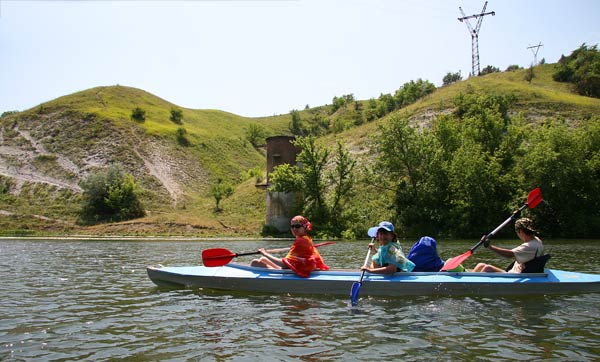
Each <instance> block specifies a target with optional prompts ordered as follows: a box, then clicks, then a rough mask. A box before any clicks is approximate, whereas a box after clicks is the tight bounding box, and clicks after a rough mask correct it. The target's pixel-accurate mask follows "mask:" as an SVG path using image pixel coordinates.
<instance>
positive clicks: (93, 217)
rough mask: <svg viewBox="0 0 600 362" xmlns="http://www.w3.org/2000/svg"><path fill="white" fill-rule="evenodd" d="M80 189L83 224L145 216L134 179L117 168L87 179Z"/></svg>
mask: <svg viewBox="0 0 600 362" xmlns="http://www.w3.org/2000/svg"><path fill="white" fill-rule="evenodd" d="M81 186H82V188H83V195H82V199H83V207H82V210H81V213H80V218H81V220H82V221H83V222H86V223H90V222H91V223H93V222H100V221H122V220H128V219H133V218H136V217H141V216H144V215H145V212H144V209H143V207H142V204H141V202H140V201H139V197H138V195H139V189H138V186H137V184H136V183H135V180H134V178H133V176H131V175H130V174H127V173H125V172H124V171H123V169H122V167H120V166H118V165H110V166H109V167H108V168H107V169H106V170H105V171H100V172H98V173H95V174H92V175H90V176H89V177H88V178H87V179H85V180H84V181H83V182H82V185H81Z"/></svg>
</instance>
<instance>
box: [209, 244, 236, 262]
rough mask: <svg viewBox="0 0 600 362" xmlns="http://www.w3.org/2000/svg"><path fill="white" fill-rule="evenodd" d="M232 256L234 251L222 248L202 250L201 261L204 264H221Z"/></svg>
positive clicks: (228, 260)
mask: <svg viewBox="0 0 600 362" xmlns="http://www.w3.org/2000/svg"><path fill="white" fill-rule="evenodd" d="M234 257H235V254H234V253H232V252H231V251H229V250H227V249H223V248H214V249H205V250H202V263H203V264H204V266H223V265H225V264H227V263H229V262H230V261H231V259H233V258H234Z"/></svg>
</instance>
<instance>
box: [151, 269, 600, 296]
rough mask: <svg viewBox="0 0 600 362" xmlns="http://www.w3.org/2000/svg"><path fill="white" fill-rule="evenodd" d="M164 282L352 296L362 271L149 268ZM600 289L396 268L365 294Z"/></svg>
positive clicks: (592, 283)
mask: <svg viewBox="0 0 600 362" xmlns="http://www.w3.org/2000/svg"><path fill="white" fill-rule="evenodd" d="M147 272H148V276H149V277H150V279H151V280H152V281H153V282H154V283H155V284H156V285H158V286H168V287H193V288H208V289H216V290H230V291H243V292H259V293H269V294H280V293H284V294H312V295H349V293H350V289H351V288H352V284H353V283H354V282H357V281H358V280H359V278H360V272H359V271H351V270H330V271H317V272H313V273H311V276H310V277H309V278H301V277H299V276H297V275H295V274H294V273H293V272H292V271H290V270H272V269H264V268H255V267H250V266H245V265H239V264H228V265H225V266H221V267H214V268H208V267H204V266H183V267H148V268H147ZM588 292H589V293H597V292H600V275H596V274H585V273H576V272H568V271H562V270H552V269H546V270H545V272H544V273H526V274H512V273H473V272H462V273H456V272H437V273H424V272H419V273H395V274H393V275H380V274H365V277H364V279H363V283H362V285H361V289H360V294H361V296H367V295H372V296H405V295H445V296H449V295H539V294H564V293H588Z"/></svg>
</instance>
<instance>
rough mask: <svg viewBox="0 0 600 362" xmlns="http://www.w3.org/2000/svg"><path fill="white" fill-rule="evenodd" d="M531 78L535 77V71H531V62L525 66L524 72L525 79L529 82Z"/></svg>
mask: <svg viewBox="0 0 600 362" xmlns="http://www.w3.org/2000/svg"><path fill="white" fill-rule="evenodd" d="M533 78H535V73H534V72H533V64H532V65H531V66H530V67H529V68H527V71H526V72H525V80H526V81H527V82H528V83H529V84H531V81H532V80H533Z"/></svg>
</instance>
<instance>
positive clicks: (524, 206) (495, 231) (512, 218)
mask: <svg viewBox="0 0 600 362" xmlns="http://www.w3.org/2000/svg"><path fill="white" fill-rule="evenodd" d="M527 206H528V204H524V205H523V206H521V207H520V208H519V209H518V210H517V211H515V212H513V214H512V215H510V217H509V218H508V219H506V220H504V222H503V223H502V224H500V225H498V227H497V228H495V229H494V230H492V232H491V233H489V234H487V235H486V236H485V238H482V239H481V240H479V242H478V243H477V244H475V246H473V247H472V248H471V249H470V250H471V252H474V251H475V249H477V248H478V247H479V246H480V245H481V244H483V243H484V242H485V241H486V240H487V239H489V238H491V237H493V236H494V235H496V233H497V232H498V231H500V230H502V228H504V227H505V226H506V225H508V223H510V222H511V221H513V220H514V219H516V218H517V215H519V213H520V212H521V211H523V210H525V209H526V208H527Z"/></svg>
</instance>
